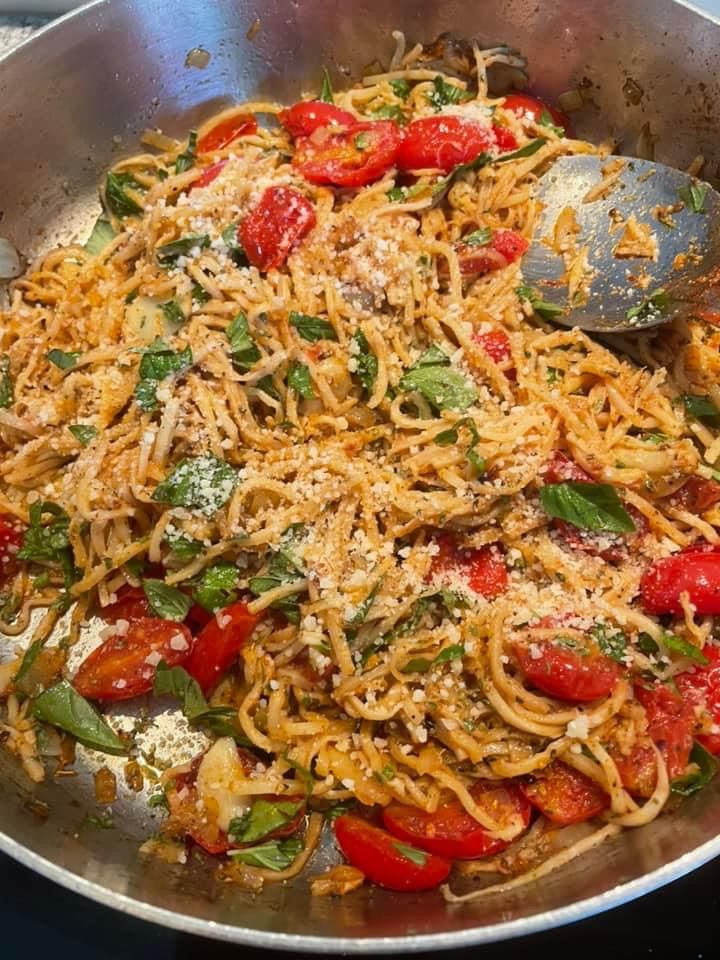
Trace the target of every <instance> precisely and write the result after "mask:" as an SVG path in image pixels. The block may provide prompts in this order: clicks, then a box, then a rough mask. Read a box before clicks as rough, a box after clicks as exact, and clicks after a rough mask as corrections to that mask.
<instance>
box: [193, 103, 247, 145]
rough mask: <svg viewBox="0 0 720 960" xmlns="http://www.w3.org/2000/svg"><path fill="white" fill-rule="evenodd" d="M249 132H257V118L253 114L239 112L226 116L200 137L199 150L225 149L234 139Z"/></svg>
mask: <svg viewBox="0 0 720 960" xmlns="http://www.w3.org/2000/svg"><path fill="white" fill-rule="evenodd" d="M249 133H257V120H256V119H255V117H254V116H253V115H252V114H249V113H237V114H235V115H234V116H231V117H226V118H225V120H221V121H220V123H217V124H215V126H214V127H213V128H212V129H211V130H208V132H207V133H206V134H204V135H203V136H202V137H200V139H199V140H198V144H197V152H198V153H212V151H213V150H223V149H224V148H225V147H229V146H230V144H231V143H232V142H233V140H237V139H238V137H242V136H245V135H246V134H249Z"/></svg>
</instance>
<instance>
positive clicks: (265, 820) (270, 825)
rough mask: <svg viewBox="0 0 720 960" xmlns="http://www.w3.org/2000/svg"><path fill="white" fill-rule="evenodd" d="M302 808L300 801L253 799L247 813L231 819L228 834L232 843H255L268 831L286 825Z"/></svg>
mask: <svg viewBox="0 0 720 960" xmlns="http://www.w3.org/2000/svg"><path fill="white" fill-rule="evenodd" d="M302 808H303V803H302V801H300V802H295V803H293V802H292V801H289V800H264V799H262V798H260V799H258V800H255V801H254V802H253V805H252V807H251V808H250V810H249V811H248V813H247V815H246V816H244V817H242V818H239V819H238V820H231V821H230V825H229V828H228V836H229V837H230V839H231V840H232V842H233V843H255V842H256V841H257V840H262V838H263V837H266V836H267V835H268V834H269V833H273V831H275V830H278V829H279V828H280V827H284V826H287V824H288V823H291V822H292V821H293V820H294V819H295V817H296V816H297V815H298V813H299V812H300V810H301V809H302Z"/></svg>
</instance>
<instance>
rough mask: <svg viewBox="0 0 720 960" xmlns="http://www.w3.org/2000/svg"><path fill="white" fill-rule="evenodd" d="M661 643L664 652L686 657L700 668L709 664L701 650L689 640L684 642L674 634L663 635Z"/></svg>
mask: <svg viewBox="0 0 720 960" xmlns="http://www.w3.org/2000/svg"><path fill="white" fill-rule="evenodd" d="M661 642H662V645H663V646H664V647H665V649H666V650H671V651H672V652H673V653H679V654H680V655H681V656H683V657H687V658H688V660H692V661H693V662H694V663H699V664H700V665H701V666H705V665H706V664H707V663H709V662H710V661H709V660H708V658H707V657H706V656H705V654H704V653H703V652H702V650H699V649H698V648H697V647H696V646H695V644H694V643H690V641H689V640H684V639H683V638H682V637H678V636H676V635H675V634H674V633H663V635H662V638H661Z"/></svg>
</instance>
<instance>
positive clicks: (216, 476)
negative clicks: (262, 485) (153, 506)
mask: <svg viewBox="0 0 720 960" xmlns="http://www.w3.org/2000/svg"><path fill="white" fill-rule="evenodd" d="M239 482H240V478H239V476H238V472H237V470H236V469H235V467H233V466H232V465H231V464H229V463H227V462H226V461H225V460H220V459H219V457H216V456H215V455H214V454H212V453H205V454H203V455H202V456H200V457H186V458H184V459H183V460H180V462H179V463H177V464H176V465H175V466H174V467H173V468H172V470H171V471H170V473H169V474H168V475H167V477H166V478H165V479H164V480H163V481H162V482H161V483H159V484H158V485H157V487H156V488H155V490H154V491H153V495H152V498H153V500H157V501H159V502H160V503H169V504H170V505H171V506H173V507H187V508H188V509H193V508H195V509H197V510H199V511H200V512H201V513H204V514H205V515H206V516H209V515H210V514H212V513H215V512H216V511H217V510H219V509H220V508H221V507H222V506H224V505H225V504H226V503H227V501H228V500H229V499H230V497H231V496H232V494H233V491H234V490H235V487H236V486H237V485H238V483H239Z"/></svg>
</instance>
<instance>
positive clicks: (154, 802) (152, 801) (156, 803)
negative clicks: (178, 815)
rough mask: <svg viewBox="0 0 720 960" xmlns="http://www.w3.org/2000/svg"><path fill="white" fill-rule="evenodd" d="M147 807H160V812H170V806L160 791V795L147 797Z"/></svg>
mask: <svg viewBox="0 0 720 960" xmlns="http://www.w3.org/2000/svg"><path fill="white" fill-rule="evenodd" d="M147 804H148V806H149V807H150V809H151V810H152V809H154V808H155V807H160V808H161V809H162V810H167V811H168V812H169V811H170V804H169V803H168V799H167V797H166V796H165V794H164V793H163V792H162V791H161V792H160V793H154V794H153V795H152V796H151V797H148V802H147Z"/></svg>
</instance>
